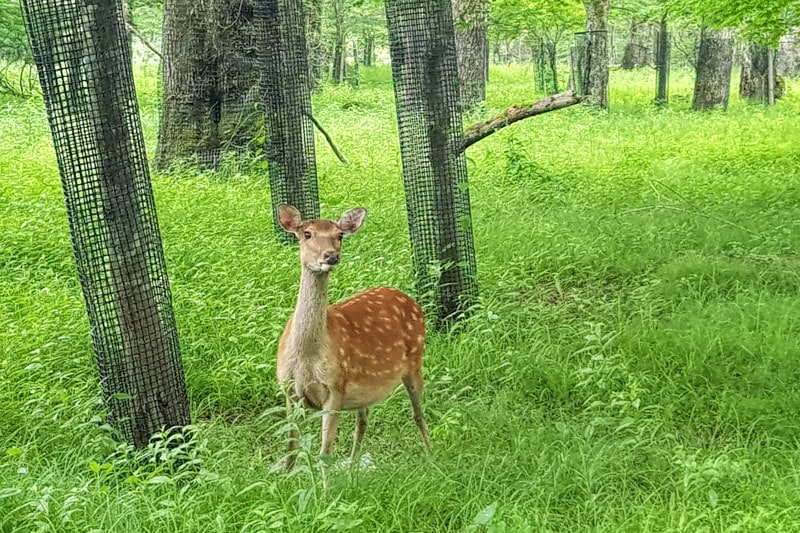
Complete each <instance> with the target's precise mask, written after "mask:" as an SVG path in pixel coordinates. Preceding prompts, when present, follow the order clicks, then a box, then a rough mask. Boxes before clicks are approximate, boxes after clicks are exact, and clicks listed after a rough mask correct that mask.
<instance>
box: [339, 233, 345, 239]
mask: <svg viewBox="0 0 800 533" xmlns="http://www.w3.org/2000/svg"><path fill="white" fill-rule="evenodd" d="M342 239H344V233H340V234H339V240H340V241H341V240H342Z"/></svg>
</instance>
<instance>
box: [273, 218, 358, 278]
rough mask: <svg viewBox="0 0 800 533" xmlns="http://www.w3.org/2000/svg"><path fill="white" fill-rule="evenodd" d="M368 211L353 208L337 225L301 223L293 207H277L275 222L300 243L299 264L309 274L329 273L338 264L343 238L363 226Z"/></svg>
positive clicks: (309, 221)
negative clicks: (278, 222)
mask: <svg viewBox="0 0 800 533" xmlns="http://www.w3.org/2000/svg"><path fill="white" fill-rule="evenodd" d="M366 216H367V210H366V209H364V208H363V207H356V208H355V209H350V210H349V211H346V212H345V213H344V214H343V215H342V216H341V218H339V220H337V221H336V222H334V221H332V220H303V217H302V215H301V214H300V211H298V209H297V208H296V207H294V206H291V205H287V204H281V205H280V206H278V220H279V221H280V223H281V226H283V229H285V230H286V231H287V232H289V233H293V234H294V235H295V237H297V240H298V241H299V242H300V263H301V264H302V266H303V267H304V268H307V269H309V270H311V271H312V272H330V271H331V270H333V269H334V267H336V265H338V264H339V258H340V256H339V254H340V252H341V249H342V239H343V238H344V236H345V235H349V234H351V233H355V232H356V231H358V229H359V228H360V227H361V225H362V224H363V223H364V218H365V217H366Z"/></svg>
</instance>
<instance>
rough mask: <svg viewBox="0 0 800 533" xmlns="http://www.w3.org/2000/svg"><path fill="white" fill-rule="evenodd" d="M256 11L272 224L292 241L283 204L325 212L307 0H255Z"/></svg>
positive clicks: (312, 213)
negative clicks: (310, 77)
mask: <svg viewBox="0 0 800 533" xmlns="http://www.w3.org/2000/svg"><path fill="white" fill-rule="evenodd" d="M254 15H255V20H256V24H257V25H258V31H259V34H260V35H263V36H264V38H263V40H262V42H261V45H260V47H259V70H260V71H261V73H262V75H261V79H260V101H261V102H262V108H263V114H264V125H265V127H266V132H267V135H266V137H267V143H266V147H265V153H266V156H267V163H268V168H269V183H270V194H271V199H272V213H273V223H274V229H275V232H276V234H277V235H278V237H279V238H280V239H283V240H284V242H287V243H289V242H293V240H292V238H291V236H290V235H288V234H287V233H286V232H285V231H283V229H282V227H281V225H280V223H279V221H278V206H279V205H280V204H282V203H286V204H290V205H293V206H295V207H297V209H299V210H300V213H301V214H302V215H303V218H305V219H314V218H319V214H320V213H319V193H318V188H317V166H316V155H315V148H314V129H313V128H314V125H313V123H312V122H311V116H312V109H311V90H310V89H309V81H308V75H309V67H308V58H307V55H306V54H307V50H308V48H307V45H306V40H305V32H304V31H303V29H304V28H305V7H304V5H303V2H302V0H256V4H255V12H254Z"/></svg>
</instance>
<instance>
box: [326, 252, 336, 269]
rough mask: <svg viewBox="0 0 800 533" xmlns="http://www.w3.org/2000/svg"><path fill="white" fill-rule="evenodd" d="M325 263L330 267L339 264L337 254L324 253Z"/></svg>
mask: <svg viewBox="0 0 800 533" xmlns="http://www.w3.org/2000/svg"><path fill="white" fill-rule="evenodd" d="M325 262H326V263H327V264H329V265H331V266H334V265H338V264H339V252H325Z"/></svg>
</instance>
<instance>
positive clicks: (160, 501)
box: [0, 64, 800, 533]
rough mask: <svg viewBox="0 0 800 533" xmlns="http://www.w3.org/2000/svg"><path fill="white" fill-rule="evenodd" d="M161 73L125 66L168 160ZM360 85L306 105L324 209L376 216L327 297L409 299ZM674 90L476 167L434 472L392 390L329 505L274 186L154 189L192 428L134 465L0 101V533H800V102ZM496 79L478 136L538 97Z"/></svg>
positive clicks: (675, 85) (29, 141) (429, 392)
mask: <svg viewBox="0 0 800 533" xmlns="http://www.w3.org/2000/svg"><path fill="white" fill-rule="evenodd" d="M157 68H158V67H157V66H156V65H152V64H148V65H147V66H142V65H137V66H136V75H137V79H136V82H137V89H138V90H139V91H140V103H141V107H142V113H143V124H144V127H145V134H146V140H147V146H148V149H149V151H150V153H151V154H153V153H154V151H153V150H154V147H155V139H156V134H157V118H158V98H157V95H158V87H157V83H156V74H157ZM363 71H364V78H363V83H362V86H361V87H360V88H359V89H358V90H355V89H353V88H351V87H346V86H345V87H337V88H330V89H328V88H326V90H325V91H323V92H322V93H321V94H319V95H316V96H315V98H316V99H315V102H314V104H315V116H316V117H317V118H318V119H319V120H320V121H321V122H322V123H323V124H325V125H326V126H327V129H328V130H329V131H330V133H331V135H332V136H333V137H334V138H335V139H336V142H337V144H338V145H339V147H340V148H341V150H342V151H343V152H344V153H345V155H346V156H347V157H348V159H349V160H350V165H349V166H347V167H344V166H342V165H341V164H339V162H338V161H337V160H336V158H335V156H334V155H333V154H331V153H330V151H329V150H328V149H327V148H326V147H325V145H324V143H323V142H319V143H318V145H317V147H318V148H317V150H318V163H319V168H320V172H319V175H320V188H321V196H322V199H323V202H324V205H323V209H322V210H323V213H324V214H325V215H326V216H335V215H337V214H339V213H340V212H341V211H342V209H344V208H345V207H350V206H354V205H364V206H366V207H367V208H368V209H369V210H370V215H369V217H368V219H367V223H366V226H365V229H364V230H363V231H362V232H360V233H359V234H358V235H356V236H354V237H353V238H352V240H350V241H348V242H347V243H346V248H345V251H344V256H343V263H342V266H341V270H340V271H338V272H336V275H335V276H334V277H333V278H332V280H331V292H332V298H333V299H340V298H343V297H345V296H348V295H350V294H352V293H353V292H354V291H356V290H359V289H361V288H364V287H368V286H372V285H376V284H384V283H385V284H390V285H394V286H397V287H399V288H401V289H403V290H407V291H413V280H412V277H411V276H412V268H411V258H410V256H409V245H408V242H407V227H406V220H405V217H406V215H405V210H404V207H403V206H404V202H403V185H402V179H401V170H400V163H399V149H398V146H397V144H398V143H397V130H396V126H395V124H396V123H395V116H394V104H393V100H392V89H391V84H390V83H389V80H390V76H391V74H390V69H389V68H388V67H387V66H382V67H379V68H373V69H363ZM672 74H673V75H672V78H671V81H672V86H671V94H672V96H673V100H672V101H673V102H674V104H673V106H672V107H671V108H670V109H665V110H661V111H656V110H654V109H653V108H652V105H651V98H652V77H651V75H650V74H649V73H647V72H622V71H613V72H612V74H611V76H612V84H613V86H614V87H615V90H614V91H613V93H612V95H611V97H612V99H613V100H612V108H613V110H614V111H613V113H611V114H607V113H596V112H594V111H592V110H590V109H585V108H580V107H574V108H570V109H569V110H564V111H560V112H557V113H551V114H547V115H543V116H541V117H537V118H533V119H530V120H528V121H523V122H520V123H519V124H515V125H513V126H511V127H509V128H507V129H505V130H503V131H501V132H498V133H497V134H495V135H492V136H491V137H488V138H487V139H485V140H484V141H481V142H480V143H478V144H477V145H475V146H474V147H473V148H470V150H469V152H468V157H469V170H470V177H471V189H470V190H471V195H472V200H473V203H474V223H473V227H474V229H475V232H476V235H475V239H476V246H477V251H478V259H479V273H480V282H481V286H482V304H481V307H480V308H479V309H477V311H476V314H475V316H474V317H472V318H471V319H470V320H468V321H466V322H463V323H461V324H460V325H459V326H458V327H457V328H456V329H455V330H454V331H453V332H451V333H449V334H432V335H431V336H430V340H429V342H428V344H427V348H426V350H427V351H426V355H425V378H426V380H427V386H426V393H425V408H426V413H427V416H428V421H429V424H430V428H431V433H432V436H433V444H434V452H433V455H432V457H430V458H426V457H425V456H424V455H423V454H422V453H421V445H420V443H419V442H418V436H417V433H416V429H415V426H414V422H413V420H411V414H410V410H409V408H408V402H407V399H406V398H404V392H403V391H402V390H399V391H398V392H397V393H396V394H395V395H393V396H392V397H391V398H390V399H389V400H388V401H387V402H386V403H384V404H382V405H380V406H379V407H376V408H375V409H374V410H373V417H372V419H371V423H370V429H369V431H368V433H367V436H366V438H365V441H364V448H363V449H364V452H365V453H368V454H369V456H370V457H371V460H372V466H371V467H369V468H363V469H353V470H350V469H347V468H344V467H343V466H341V465H340V464H338V463H337V464H336V468H334V473H333V475H332V480H331V481H332V487H331V490H330V492H329V493H327V494H326V493H324V492H323V491H322V489H321V485H320V481H319V478H318V473H317V468H316V467H317V462H316V450H318V447H319V418H318V415H316V414H311V413H309V414H307V416H306V417H305V418H303V417H298V418H293V419H292V420H291V421H288V422H287V421H286V420H285V419H284V417H283V412H282V408H281V406H282V403H283V400H282V397H281V396H280V394H279V393H278V391H277V389H276V386H275V379H274V369H275V362H274V354H275V348H276V343H277V339H278V337H279V335H280V332H281V330H282V328H283V325H284V323H285V320H286V318H287V317H288V315H289V313H290V312H291V309H292V306H293V304H294V295H295V291H296V289H297V286H296V283H297V276H298V271H297V269H298V266H297V258H296V249H295V248H292V247H285V246H282V245H280V244H279V243H278V242H277V241H276V239H275V237H274V234H273V231H272V228H271V225H270V224H271V213H270V210H269V190H268V180H267V179H266V176H265V175H263V174H262V173H261V172H260V171H258V170H253V171H252V172H249V173H247V172H243V171H241V170H240V169H237V168H235V167H230V168H228V167H226V168H225V169H224V172H221V173H220V174H216V175H215V174H208V173H206V174H197V173H195V172H192V171H189V170H185V171H183V172H181V173H178V174H177V175H172V176H169V177H165V176H158V175H156V176H154V183H153V185H154V191H155V195H156V201H157V205H158V211H159V212H158V214H159V220H160V222H161V230H162V235H163V239H164V247H165V251H166V255H167V264H168V267H169V273H170V276H171V281H172V287H173V294H174V299H175V309H176V314H177V320H178V326H179V330H180V334H181V341H182V348H183V355H184V360H185V365H186V372H187V383H188V387H189V392H190V395H191V400H192V412H193V417H194V422H195V426H194V427H192V428H190V431H189V432H188V434H187V435H186V436H185V438H184V439H178V438H177V437H174V436H173V437H163V436H159V437H158V438H156V439H154V441H153V442H152V444H151V446H150V447H149V448H148V449H146V450H142V451H133V450H130V449H127V448H126V447H124V446H120V445H119V444H117V443H115V442H114V441H112V440H111V439H110V437H109V431H108V428H107V427H106V426H104V424H103V422H102V418H101V416H102V413H103V410H102V399H101V394H100V388H99V385H98V382H97V376H96V370H95V363H94V357H93V353H92V350H91V345H90V337H89V331H88V325H87V321H86V314H85V309H84V306H83V300H82V297H81V292H80V287H79V284H78V281H77V279H76V275H75V269H74V263H73V258H72V250H71V245H70V240H69V233H68V230H67V222H66V216H65V211H64V205H63V195H62V193H61V189H60V184H59V180H58V173H57V168H56V163H55V161H54V157H53V152H52V145H51V144H50V140H49V139H50V137H49V130H48V127H47V123H46V117H45V113H44V109H43V105H42V102H41V100H40V99H37V98H31V99H28V100H19V99H16V100H15V99H10V98H8V97H0V131H2V132H3V143H2V144H0V175H2V176H4V177H5V179H3V180H0V198H2V199H3V201H2V202H1V203H0V531H58V532H59V533H61V532H65V533H71V532H81V533H83V532H87V531H104V532H106V531H107V532H114V533H116V532H136V533H143V532H163V531H181V532H183V531H197V532H227V531H244V532H257V531H265V530H268V529H270V528H272V529H276V530H278V531H297V532H314V531H330V530H336V529H349V530H351V531H436V532H439V531H491V532H495V533H501V532H509V533H510V532H527V531H537V532H538V531H542V532H547V531H581V532H583V531H585V532H589V531H591V532H601V531H608V532H612V531H613V532H616V531H706V532H726V531H784V532H791V531H798V530H800V505H799V504H798V502H800V488H798V484H797V472H798V471H800V452H798V450H797V445H796V443H797V442H798V439H800V422H798V421H800V391H798V387H797V376H798V368H800V367H799V366H798V358H797V337H798V335H800V308H798V305H797V299H798V296H800V259H799V258H798V250H800V231H799V229H800V228H798V222H797V221H798V220H800V189H798V183H800V174H798V169H800V160H799V159H798V153H797V146H798V145H800V122H798V121H797V116H798V113H800V99H799V98H798V90H800V87H798V85H797V83H794V84H792V83H791V82H790V83H789V88H788V89H789V90H788V94H787V96H786V98H785V99H782V100H781V101H780V102H779V103H778V105H776V106H775V107H773V108H765V107H763V106H757V105H749V104H747V103H746V102H743V101H739V100H734V101H732V102H731V106H730V108H729V109H728V111H727V112H726V113H724V114H723V113H703V114H697V113H693V112H691V110H689V99H682V98H680V97H682V96H685V95H689V94H691V90H692V77H691V73H689V72H688V71H685V72H684V71H677V70H676V71H674V72H673V73H672ZM490 79H491V80H492V83H491V84H490V85H489V87H488V90H489V91H488V98H487V108H486V109H485V110H481V111H480V113H486V116H489V115H494V114H496V113H499V112H500V111H501V110H502V109H506V108H508V107H509V106H510V105H512V104H515V103H519V102H520V101H525V100H527V99H530V81H529V73H527V72H526V70H525V68H524V67H493V70H492V73H491V76H490ZM476 113H477V112H476ZM473 118H474V119H475V120H478V119H480V118H482V117H479V116H475V117H473ZM289 424H297V426H298V427H299V428H300V430H301V434H302V439H301V450H300V456H299V458H298V464H300V466H301V468H299V469H298V470H297V472H296V473H295V474H294V475H291V476H287V475H283V474H281V473H280V472H278V471H277V470H276V469H275V468H273V467H274V466H275V465H277V464H278V463H279V461H280V460H281V458H282V457H283V451H282V445H283V441H284V440H285V437H286V431H287V427H288V425H289ZM352 429H353V417H352V416H348V415H344V416H343V417H342V429H341V433H340V438H339V440H338V443H339V444H338V446H337V448H336V454H337V458H341V457H342V456H343V455H344V454H345V453H346V450H347V448H348V444H349V440H350V432H351V431H352ZM168 439H173V440H171V441H169V442H167V440H168ZM190 443H191V445H190Z"/></svg>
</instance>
